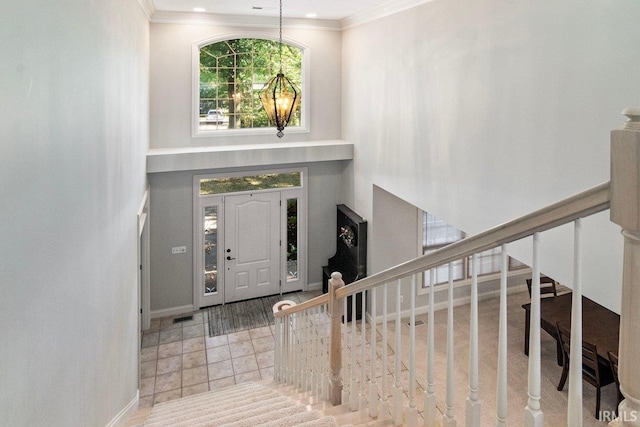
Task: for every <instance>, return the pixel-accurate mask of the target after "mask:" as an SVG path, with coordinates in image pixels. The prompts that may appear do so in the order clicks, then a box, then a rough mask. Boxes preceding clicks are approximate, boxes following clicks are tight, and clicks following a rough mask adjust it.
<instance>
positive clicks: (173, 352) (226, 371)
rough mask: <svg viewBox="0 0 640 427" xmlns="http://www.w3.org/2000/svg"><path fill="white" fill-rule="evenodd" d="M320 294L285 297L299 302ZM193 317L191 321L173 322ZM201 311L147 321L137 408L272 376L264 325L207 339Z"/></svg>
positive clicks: (204, 312) (270, 342)
mask: <svg viewBox="0 0 640 427" xmlns="http://www.w3.org/2000/svg"><path fill="white" fill-rule="evenodd" d="M320 293H321V292H320V291H309V292H296V293H293V294H285V295H283V296H282V299H289V300H292V301H295V302H298V303H299V302H303V301H306V300H308V299H311V298H313V297H315V296H317V295H319V294H320ZM186 315H193V320H189V321H184V322H177V323H174V319H175V318H179V317H183V316H186ZM208 330H209V329H208V318H207V310H206V309H204V310H199V311H196V312H194V313H185V314H180V315H177V316H171V317H165V318H160V319H153V320H152V321H151V327H150V328H149V329H148V330H146V331H144V332H143V337H142V348H141V350H140V377H141V384H140V407H150V406H153V405H154V404H156V403H159V402H164V401H167V400H172V399H177V398H180V397H184V396H189V395H192V394H196V393H202V392H205V391H208V390H215V389H217V388H221V387H226V386H229V385H233V384H239V383H242V382H245V381H255V380H258V381H259V380H262V379H268V378H272V377H273V354H274V350H273V346H274V339H273V329H272V327H270V326H266V327H262V328H255V329H249V330H246V331H241V332H236V333H232V334H228V335H220V336H216V337H209V333H208Z"/></svg>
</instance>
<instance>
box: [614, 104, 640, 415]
mask: <svg viewBox="0 0 640 427" xmlns="http://www.w3.org/2000/svg"><path fill="white" fill-rule="evenodd" d="M622 114H624V115H626V116H627V117H628V118H629V121H627V122H626V123H625V124H624V127H623V128H622V129H619V130H614V131H612V132H611V221H613V222H615V223H616V224H618V225H619V226H620V227H622V234H623V236H624V261H623V262H624V266H623V273H622V306H621V312H620V348H619V350H618V358H619V368H618V375H619V379H620V390H621V392H622V394H623V395H624V398H625V399H624V400H623V401H622V403H620V407H619V418H618V421H617V423H618V424H617V425H620V426H625V427H629V426H634V427H639V426H640V362H639V361H640V327H638V325H640V308H639V307H640V107H633V108H627V109H625V110H624V111H623V112H622Z"/></svg>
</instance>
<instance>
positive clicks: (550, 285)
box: [526, 276, 558, 298]
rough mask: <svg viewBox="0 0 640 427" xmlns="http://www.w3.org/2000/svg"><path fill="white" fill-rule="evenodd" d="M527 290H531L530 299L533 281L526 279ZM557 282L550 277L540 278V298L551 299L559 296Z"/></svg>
mask: <svg viewBox="0 0 640 427" xmlns="http://www.w3.org/2000/svg"><path fill="white" fill-rule="evenodd" d="M526 282H527V289H529V297H531V282H532V279H526ZM557 283H558V282H556V281H555V280H553V279H552V278H550V277H547V276H540V298H551V297H552V296H554V297H557V296H558V290H557V289H556V284H557Z"/></svg>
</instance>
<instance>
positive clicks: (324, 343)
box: [274, 108, 640, 427]
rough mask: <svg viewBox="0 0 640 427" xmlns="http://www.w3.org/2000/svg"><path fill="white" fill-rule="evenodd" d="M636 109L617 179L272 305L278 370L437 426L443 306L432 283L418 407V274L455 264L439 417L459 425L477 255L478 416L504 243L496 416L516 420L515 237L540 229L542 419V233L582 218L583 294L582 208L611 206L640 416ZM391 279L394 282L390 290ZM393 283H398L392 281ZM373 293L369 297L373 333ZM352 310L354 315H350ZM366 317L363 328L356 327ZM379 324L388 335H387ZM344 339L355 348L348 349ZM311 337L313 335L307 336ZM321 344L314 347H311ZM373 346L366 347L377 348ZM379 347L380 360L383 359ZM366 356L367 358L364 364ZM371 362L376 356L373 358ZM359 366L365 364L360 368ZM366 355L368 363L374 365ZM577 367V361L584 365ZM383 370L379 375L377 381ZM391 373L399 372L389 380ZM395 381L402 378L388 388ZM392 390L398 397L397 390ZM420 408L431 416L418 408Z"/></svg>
mask: <svg viewBox="0 0 640 427" xmlns="http://www.w3.org/2000/svg"><path fill="white" fill-rule="evenodd" d="M624 114H626V115H627V116H628V117H629V121H628V122H627V123H626V124H625V127H624V129H621V130H615V131H613V132H612V149H611V152H612V169H611V170H612V172H611V182H610V183H604V184H601V185H599V186H596V187H594V188H591V189H589V190H587V191H584V192H582V193H579V194H576V195H574V196H572V197H569V198H567V199H565V200H562V201H560V202H557V203H555V204H552V205H550V206H548V207H545V208H543V209H540V210H538V211H535V212H532V213H530V214H528V215H525V216H522V217H520V218H518V219H515V220H512V221H509V222H507V223H505V224H502V225H500V226H497V227H494V228H492V229H489V230H487V231H485V232H482V233H480V234H477V235H475V236H471V237H468V238H466V239H464V240H461V241H459V242H456V243H453V244H451V245H448V246H445V247H443V248H442V249H440V250H438V251H435V252H432V253H429V254H427V255H423V256H420V257H417V258H415V259H413V260H410V261H407V262H405V263H402V264H399V265H397V266H395V267H392V268H389V269H387V270H384V271H382V272H380V273H377V274H374V275H371V276H369V277H366V278H363V279H361V280H359V281H357V282H354V283H352V284H350V285H349V286H344V283H343V282H342V279H341V276H340V274H339V273H333V274H332V277H331V280H330V286H329V292H328V293H327V294H324V295H322V296H319V297H317V298H315V299H312V300H310V301H307V302H305V303H303V304H299V305H296V306H292V307H289V308H286V309H283V310H281V311H277V312H275V313H274V315H275V318H276V348H277V349H276V356H275V357H276V361H275V377H276V380H278V381H283V382H288V383H290V384H297V385H300V383H301V381H300V379H299V378H300V376H310V377H311V378H315V379H316V380H315V381H317V382H316V385H315V388H314V387H313V386H308V387H307V388H306V389H311V391H313V390H315V393H316V394H317V395H318V396H319V397H320V398H323V399H326V400H330V401H331V403H332V404H334V405H338V404H341V403H343V402H344V403H347V402H346V401H345V399H348V404H349V407H350V408H351V410H361V411H364V412H367V413H368V414H369V416H370V417H372V418H376V417H379V416H383V417H386V416H390V417H391V419H392V420H393V423H394V424H395V425H401V424H406V425H409V426H416V425H418V423H423V424H424V425H425V426H435V425H436V418H437V417H438V414H439V413H438V411H437V409H436V404H435V402H436V397H435V392H434V342H433V336H434V331H433V323H434V322H433V313H434V311H435V305H434V299H433V295H434V289H433V285H431V288H430V292H429V294H430V296H429V307H428V313H429V317H428V327H429V329H428V339H427V349H426V352H425V356H426V370H425V373H424V375H425V378H424V384H425V385H426V387H425V389H424V390H423V393H422V394H423V396H422V397H423V399H422V405H421V406H422V408H421V409H419V408H418V403H417V390H416V389H417V386H418V382H417V380H416V376H417V372H416V357H417V354H416V353H417V351H416V339H415V326H416V325H415V295H416V285H417V281H418V280H419V279H420V278H421V275H422V274H423V272H425V271H428V270H429V269H432V268H436V267H440V266H446V265H448V266H449V283H448V307H447V310H448V316H447V370H446V371H447V372H446V397H445V406H446V407H445V408H444V411H443V412H444V413H443V414H442V418H441V423H442V426H444V427H452V426H456V425H457V420H456V414H455V409H456V408H455V405H454V396H455V393H454V384H455V381H454V372H455V371H454V369H455V355H454V349H455V346H454V323H453V300H454V298H453V274H452V268H453V267H452V265H453V262H454V261H457V260H460V259H463V258H466V257H471V259H472V280H471V302H470V325H469V331H470V334H469V369H468V395H467V399H466V405H465V417H464V420H465V424H466V426H480V415H481V403H480V399H479V384H478V363H479V350H478V293H477V286H478V279H477V273H476V272H477V271H478V254H480V253H482V252H484V251H486V250H489V249H493V248H496V247H501V249H502V269H501V279H500V310H499V311H500V313H499V339H498V349H497V351H498V367H497V375H498V378H497V380H498V381H497V390H496V414H495V420H496V421H495V424H496V426H506V425H508V421H507V413H506V408H507V400H506V399H507V310H506V295H507V269H508V258H507V251H506V245H507V244H508V243H511V242H514V241H516V240H520V239H522V238H525V237H529V236H532V237H533V239H532V240H533V263H532V264H533V265H532V270H533V272H532V278H533V280H532V288H531V309H530V322H531V323H530V325H531V327H530V336H529V342H530V348H529V367H528V390H527V393H528V402H527V406H526V408H525V411H524V414H523V416H524V420H525V422H524V424H525V426H526V427H533V426H535V427H538V426H542V425H543V423H544V415H543V412H542V407H541V402H540V394H541V393H540V387H541V371H540V269H539V261H538V252H539V235H540V233H541V232H543V231H546V230H549V229H552V228H555V227H558V226H561V225H564V224H568V223H573V224H574V229H575V232H574V247H575V253H574V281H573V282H574V283H573V296H572V299H573V301H581V298H582V295H581V274H580V271H581V259H580V239H581V228H582V218H585V217H587V216H590V215H593V214H595V213H598V212H601V211H604V210H606V209H609V208H610V207H611V219H612V221H613V222H616V223H617V224H618V225H620V226H621V227H622V228H623V235H624V236H625V260H624V272H623V296H622V299H623V306H622V312H621V325H620V343H621V344H620V351H619V379H620V384H621V391H622V393H623V395H624V396H625V398H626V399H625V400H624V401H623V402H622V403H621V405H620V420H619V421H620V422H621V423H622V424H620V425H624V426H636V427H637V426H640V364H638V363H637V362H636V361H637V360H639V359H640V328H638V327H637V325H638V324H639V323H640V310H638V309H637V307H639V306H640V285H639V284H640V108H634V109H627V110H625V112H624ZM407 278H409V279H410V283H411V292H410V314H409V343H408V348H409V350H408V358H409V362H408V363H409V366H408V369H403V362H402V360H401V353H402V351H401V349H402V348H403V346H402V337H401V333H398V331H400V330H401V328H402V319H401V305H400V300H401V294H400V286H401V283H402V281H403V279H407ZM389 290H391V292H389ZM393 291H395V292H393ZM358 293H362V294H363V297H362V298H361V300H362V313H363V315H362V318H361V319H360V321H359V322H358V321H357V320H355V318H354V319H353V320H352V321H351V325H350V327H349V326H348V325H347V324H346V323H345V327H344V328H342V326H341V317H342V313H343V307H344V305H345V304H346V300H347V297H349V296H352V298H351V301H352V304H353V307H352V313H355V312H356V310H355V304H356V297H355V296H356V294H358ZM394 293H395V316H394V317H395V319H394V322H393V328H390V326H391V325H389V321H388V316H387V302H388V298H389V296H390V295H392V294H394ZM379 296H381V298H382V300H383V313H382V316H381V317H382V320H381V322H382V325H381V326H380V327H379V328H378V327H377V325H376V322H377V312H376V310H377V298H378V297H379ZM365 301H370V311H369V316H370V317H369V326H368V328H369V338H368V341H367V319H366V317H367V316H366V314H365V308H366V307H365ZM581 316H582V313H581V304H572V322H571V324H572V331H571V336H572V340H575V343H576V345H575V346H574V345H572V348H574V349H579V348H581V346H580V345H578V343H579V342H580V340H581V339H582V331H581V324H582V317H581ZM345 322H346V320H345ZM358 326H359V328H358ZM389 329H393V335H394V337H393V338H394V341H395V347H394V353H395V354H394V366H393V368H392V369H393V373H392V375H391V376H390V377H389V376H388V375H387V359H388V351H389V349H388V348H387V347H388V346H387V339H388V336H387V333H388V332H387V331H388V330H389ZM378 330H380V331H381V333H382V337H380V339H381V341H382V344H381V345H379V344H378V342H379V339H378V338H379V337H378ZM343 345H344V347H345V350H346V353H347V357H345V358H342V354H343V348H342V347H343ZM309 346H310V347H309ZM310 349H311V350H310ZM367 350H368V351H367ZM581 357H582V356H581V352H580V351H575V350H574V351H572V352H571V363H570V374H569V401H568V409H567V421H568V425H569V426H570V427H573V426H581V425H582V392H581V390H582V376H581V372H580V371H581V370H580V366H581V364H582V363H581V360H582V359H581ZM378 358H380V360H381V362H380V365H381V370H378V369H377V368H378V366H377V364H378V363H377V360H378ZM358 365H359V366H358ZM367 365H368V366H367ZM358 367H359V369H358ZM367 367H368V368H369V369H367ZM574 367H577V368H575V369H574ZM343 371H344V373H345V375H346V379H347V381H346V383H347V384H346V386H347V389H346V390H343V388H344V385H343V380H342V376H343V375H342V373H343ZM378 382H380V383H381V384H378ZM389 383H392V384H389ZM389 385H391V386H392V387H391V388H392V390H389V389H388V386H389ZM389 398H391V402H389ZM420 414H422V420H420V418H421V417H420Z"/></svg>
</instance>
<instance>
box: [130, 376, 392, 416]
mask: <svg viewBox="0 0 640 427" xmlns="http://www.w3.org/2000/svg"><path fill="white" fill-rule="evenodd" d="M361 420H362V421H363V423H362V424H361V425H367V426H372V425H377V426H384V425H392V423H391V421H390V420H377V421H375V422H374V424H372V423H371V420H370V418H369V417H364V416H359V415H358V414H357V413H352V412H351V411H350V410H349V409H348V408H347V407H342V406H337V407H332V406H331V405H330V404H329V403H327V402H325V401H318V400H317V399H314V398H313V397H311V396H310V394H307V393H300V392H298V391H296V390H295V389H294V388H292V387H288V386H283V385H279V384H276V383H272V382H270V381H269V382H267V381H264V382H260V383H256V382H248V383H243V384H239V385H235V386H231V387H227V388H224V389H221V390H216V391H210V392H206V393H201V394H197V395H193V396H189V397H184V398H182V399H177V400H172V401H169V402H164V403H159V404H157V405H155V406H154V407H153V408H150V410H148V411H144V410H142V411H141V412H139V413H138V414H137V415H136V416H134V418H132V419H131V420H129V423H128V426H129V427H134V426H135V427H180V426H184V427H205V426H207V427H209V426H225V427H257V426H263V427H289V426H300V427H337V426H353V425H354V424H353V423H359V422H360V421H361Z"/></svg>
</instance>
